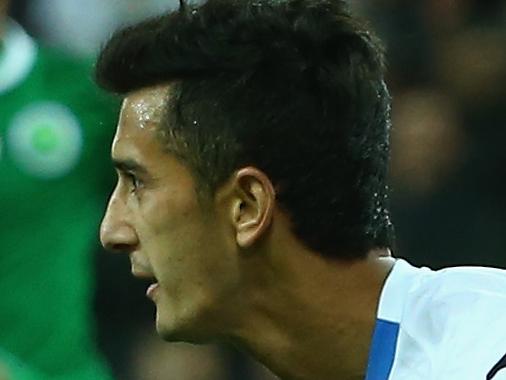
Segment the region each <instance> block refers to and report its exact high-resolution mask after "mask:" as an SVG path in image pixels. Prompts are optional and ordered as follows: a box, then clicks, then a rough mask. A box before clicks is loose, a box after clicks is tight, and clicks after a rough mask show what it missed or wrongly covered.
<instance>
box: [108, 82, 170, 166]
mask: <svg viewBox="0 0 506 380" xmlns="http://www.w3.org/2000/svg"><path fill="white" fill-rule="evenodd" d="M168 93H169V86H157V87H149V88H143V89H140V90H136V91H133V92H131V93H129V94H128V95H127V96H126V97H125V99H124V100H123V104H122V107H121V112H120V117H119V121H118V127H117V130H116V135H115V137H114V142H113V147H112V154H113V157H115V156H118V155H119V156H124V155H132V154H134V155H135V154H136V152H137V150H139V149H150V148H152V147H150V145H153V144H155V143H159V127H160V123H161V121H162V116H163V112H164V109H165V105H166V102H167V99H168Z"/></svg>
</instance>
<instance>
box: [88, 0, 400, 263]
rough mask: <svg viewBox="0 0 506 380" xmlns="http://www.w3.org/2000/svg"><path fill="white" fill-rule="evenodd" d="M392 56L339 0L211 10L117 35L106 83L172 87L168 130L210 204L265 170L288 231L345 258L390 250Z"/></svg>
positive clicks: (106, 63)
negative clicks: (231, 183) (236, 182)
mask: <svg viewBox="0 0 506 380" xmlns="http://www.w3.org/2000/svg"><path fill="white" fill-rule="evenodd" d="M383 75H384V58H383V49H382V46H381V44H380V43H379V41H378V40H377V39H376V38H375V37H374V36H373V34H372V33H371V32H370V31H369V30H368V29H367V28H366V27H365V26H364V25H363V24H362V23H360V22H359V21H357V19H355V18H354V17H352V16H351V15H350V13H349V11H348V9H347V6H346V4H345V3H344V2H343V1H338V0H208V1H207V2H206V3H204V4H202V5H200V6H193V5H187V4H185V3H181V7H180V9H179V10H177V11H174V12H171V13H168V14H165V15H162V16H160V17H157V18H153V19H149V20H147V21H144V22H141V23H139V24H137V25H134V26H131V27H127V28H125V29H123V30H120V31H119V32H117V33H116V34H115V35H114V36H113V37H112V38H111V39H110V40H109V41H108V42H107V44H106V45H105V47H104V48H103V50H102V52H101V54H100V57H99V59H98V62H97V66H96V80H97V82H98V83H99V84H100V85H101V86H102V87H104V88H105V89H108V90H110V91H113V92H116V93H120V94H126V93H128V92H130V91H133V90H138V89H141V88H145V87H148V86H152V85H156V84H164V83H171V84H172V86H171V94H170V97H169V98H168V99H169V101H168V106H167V110H166V111H167V112H166V117H165V119H164V122H163V123H162V124H163V125H162V128H161V129H162V130H163V132H164V134H165V135H166V136H167V137H168V138H167V140H166V143H167V144H168V145H170V150H171V152H173V153H175V154H177V155H178V156H179V157H180V158H181V159H182V160H184V161H185V162H186V164H187V165H188V167H189V168H190V169H191V170H192V171H193V173H194V175H195V177H196V178H197V180H198V183H199V186H201V187H203V188H205V189H206V192H208V193H209V194H213V192H214V191H215V190H216V189H217V187H218V186H219V185H220V184H222V183H224V181H226V180H227V179H228V178H229V176H230V175H231V174H232V172H233V171H234V170H236V169H238V168H240V167H243V166H245V165H253V166H255V167H257V168H259V169H261V170H262V171H264V172H265V173H266V174H267V175H268V176H269V178H270V179H271V181H272V183H273V185H274V186H275V189H276V199H277V202H278V204H279V205H280V207H281V208H282V209H283V210H285V211H286V212H287V213H288V215H289V216H290V218H291V221H292V227H293V232H294V233H295V234H296V236H297V237H298V238H299V239H300V240H301V241H302V242H303V243H304V244H305V245H306V246H308V247H310V248H311V249H313V250H315V251H317V252H319V253H321V254H323V255H326V256H328V257H336V258H359V257H365V255H366V254H367V252H368V251H369V250H370V249H373V248H384V247H389V246H391V243H392V242H391V240H392V230H393V227H392V223H391V222H390V218H389V211H388V205H387V202H388V187H387V185H386V177H387V166H388V160H389V155H390V152H389V150H390V149H389V129H390V115H389V111H390V97H389V94H388V90H387V88H386V86H385V83H384V81H383Z"/></svg>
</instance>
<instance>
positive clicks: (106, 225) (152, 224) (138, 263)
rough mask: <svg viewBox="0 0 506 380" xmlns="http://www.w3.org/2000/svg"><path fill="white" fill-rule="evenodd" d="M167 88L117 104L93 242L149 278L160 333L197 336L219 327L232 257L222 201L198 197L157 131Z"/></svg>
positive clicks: (233, 278) (233, 283)
mask: <svg viewBox="0 0 506 380" xmlns="http://www.w3.org/2000/svg"><path fill="white" fill-rule="evenodd" d="M167 94H168V95H169V97H170V86H163V87H154V88H147V89H141V90H138V91H135V92H132V93H130V94H129V95H128V96H127V97H126V98H125V100H124V102H123V106H122V109H121V113H120V118H119V122H118V127H117V131H116V135H115V137H114V141H113V145H112V151H111V154H112V159H113V162H114V164H115V166H116V169H117V173H118V182H117V185H116V188H115V189H114V192H113V194H112V195H111V198H110V201H109V204H108V207H107V211H106V214H105V216H104V219H103V222H102V226H101V241H102V244H103V245H104V247H106V248H107V249H109V250H113V251H119V252H125V253H128V254H129V256H130V260H131V264H132V273H133V274H134V275H135V276H138V277H143V278H146V279H149V280H150V282H151V283H152V284H153V285H151V286H150V287H149V289H148V292H147V293H148V296H149V298H151V299H152V300H153V302H154V303H155V304H156V308H157V313H156V326H157V330H158V332H159V334H160V335H162V336H163V337H164V338H165V339H167V340H186V341H202V340H206V339H207V338H209V337H211V336H215V335H217V334H219V333H221V332H222V330H223V323H224V320H225V319H226V318H224V316H226V315H227V313H226V309H227V308H228V307H229V306H228V305H229V304H230V301H229V300H230V299H233V297H234V293H235V292H236V289H237V285H238V273H239V271H238V269H237V266H238V263H237V259H236V257H237V255H236V251H235V241H234V238H233V234H230V228H229V224H227V215H226V213H225V212H222V210H223V209H224V207H223V205H221V204H220V203H219V201H217V200H213V201H209V202H211V204H209V205H206V206H205V207H204V205H203V204H202V203H201V202H199V198H198V197H197V192H196V187H195V186H196V185H195V181H194V178H193V176H192V174H191V172H190V170H189V169H188V168H187V167H186V166H185V165H184V164H183V163H182V162H180V161H179V160H178V159H176V158H175V157H174V156H173V155H171V154H170V153H169V152H168V151H167V149H166V145H165V144H164V142H163V139H161V137H160V128H162V127H161V125H160V122H161V116H160V115H161V114H162V109H163V107H164V106H165V102H166V101H167Z"/></svg>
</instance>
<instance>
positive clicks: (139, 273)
mask: <svg viewBox="0 0 506 380" xmlns="http://www.w3.org/2000/svg"><path fill="white" fill-rule="evenodd" d="M132 274H133V275H134V276H135V277H138V278H146V279H154V278H155V276H154V275H153V274H152V273H150V272H148V271H146V270H144V268H138V267H135V266H132Z"/></svg>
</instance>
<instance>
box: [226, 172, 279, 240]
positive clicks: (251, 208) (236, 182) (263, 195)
mask: <svg viewBox="0 0 506 380" xmlns="http://www.w3.org/2000/svg"><path fill="white" fill-rule="evenodd" d="M233 187H234V201H233V203H232V208H231V210H230V212H231V214H230V216H231V218H232V222H233V225H234V228H235V232H236V241H237V244H238V245H239V246H240V247H242V248H247V247H250V246H251V245H253V244H254V243H255V241H257V240H258V239H259V238H260V237H261V236H262V234H264V233H265V232H266V231H267V230H268V228H269V226H270V224H271V221H272V214H273V210H274V202H275V197H276V194H275V191H274V187H273V186H272V183H271V181H270V180H269V178H268V177H267V175H265V173H263V172H262V171H261V170H259V169H257V168H254V167H246V168H242V169H240V170H238V171H237V172H236V173H235V175H234V178H233Z"/></svg>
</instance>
